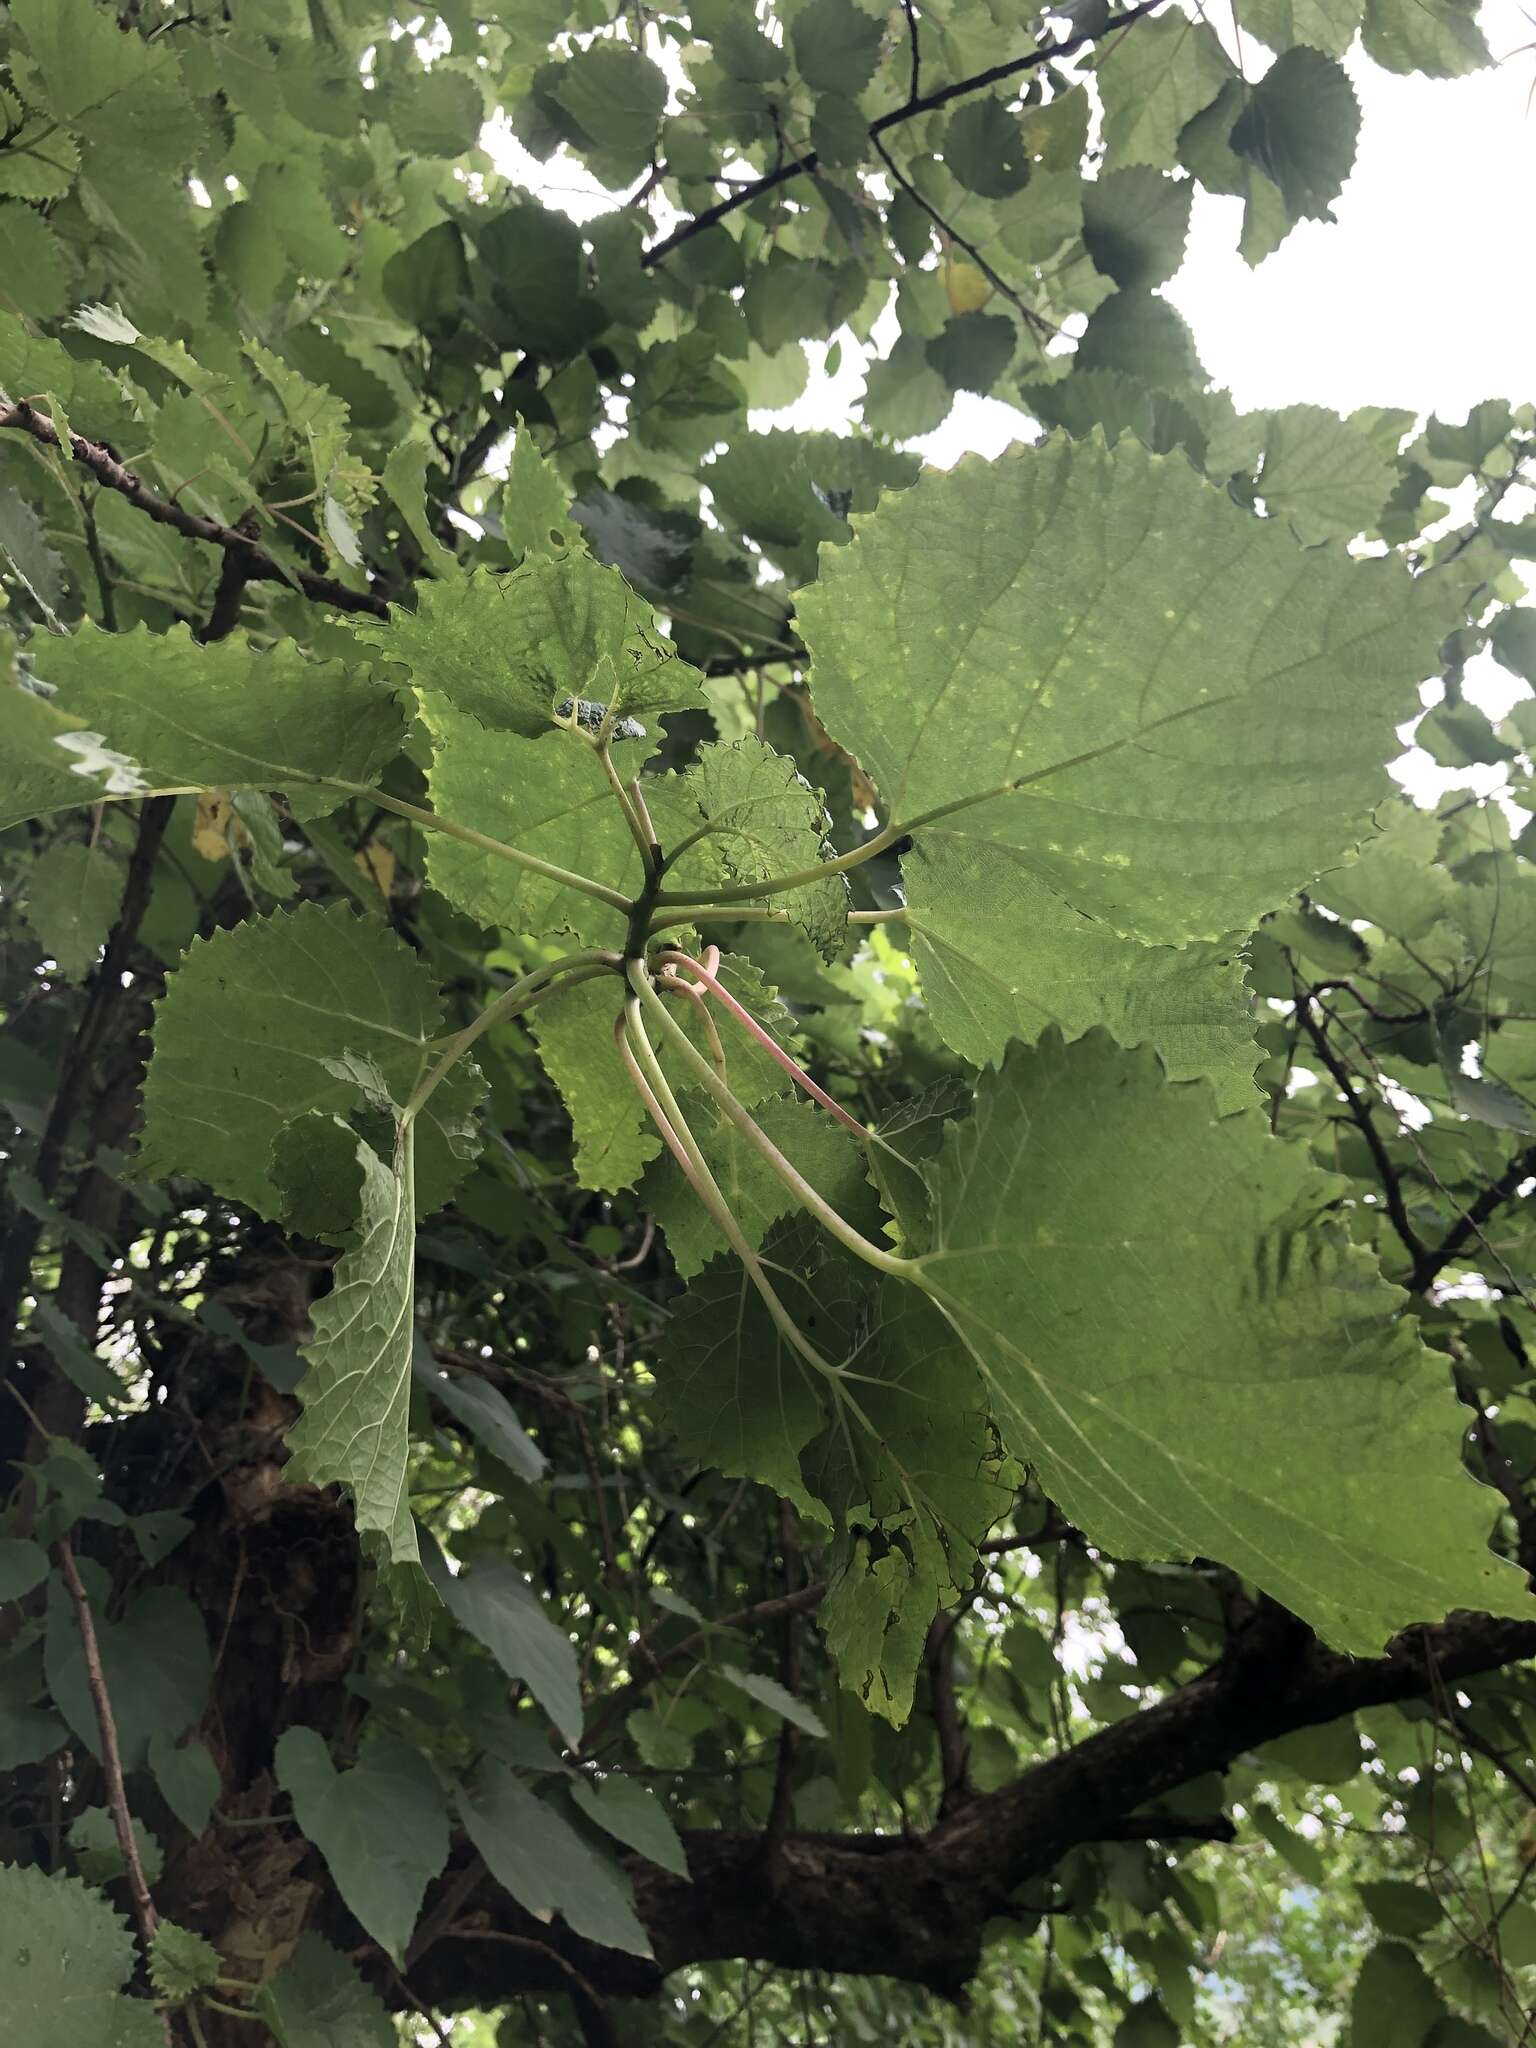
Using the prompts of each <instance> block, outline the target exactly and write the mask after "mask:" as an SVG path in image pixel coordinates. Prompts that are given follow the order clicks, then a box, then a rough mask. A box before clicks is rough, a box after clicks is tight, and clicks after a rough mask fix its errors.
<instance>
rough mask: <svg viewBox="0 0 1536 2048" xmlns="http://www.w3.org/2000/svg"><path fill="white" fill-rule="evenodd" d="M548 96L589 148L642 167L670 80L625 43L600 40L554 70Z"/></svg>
mask: <svg viewBox="0 0 1536 2048" xmlns="http://www.w3.org/2000/svg"><path fill="white" fill-rule="evenodd" d="M548 91H549V93H550V96H551V97H552V98H553V99H554V100H555V101H556V102H557V103H558V104H559V105H560V106H562V107H563V108H564V109H565V111H566V113H568V114H569V115H570V117H571V119H572V120H573V121H574V122H575V123H576V125H577V127H578V128H579V129H580V130H581V132H582V134H583V136H584V137H585V138H586V140H587V142H588V144H589V145H590V146H591V147H592V148H594V149H596V150H600V151H602V152H605V153H611V154H612V155H614V156H617V157H620V158H622V159H624V160H625V161H627V162H632V163H635V164H638V165H639V166H640V167H642V168H643V167H644V165H645V162H646V160H647V159H648V158H649V157H650V155H651V153H652V151H653V149H654V148H655V144H656V131H657V129H658V128H659V127H660V126H661V117H662V115H663V113H665V111H666V105H667V81H666V78H665V77H664V76H663V74H662V73H661V71H660V70H659V69H658V68H657V67H656V65H654V64H653V63H652V62H651V60H650V58H649V57H646V56H642V54H641V53H640V52H639V51H638V50H635V49H632V48H630V47H629V46H628V45H626V44H621V43H612V42H602V41H596V42H592V43H589V44H588V45H587V47H586V49H584V50H576V51H574V52H573V53H572V55H571V56H570V57H568V58H567V59H566V61H565V62H564V63H563V64H560V65H557V66H555V67H554V69H553V72H552V74H551V76H550V82H549V86H548Z"/></svg>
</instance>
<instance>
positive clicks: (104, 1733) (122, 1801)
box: [53, 1536, 160, 1955]
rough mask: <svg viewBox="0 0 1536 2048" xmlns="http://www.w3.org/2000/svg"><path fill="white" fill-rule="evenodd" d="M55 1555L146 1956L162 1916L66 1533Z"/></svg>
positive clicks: (93, 1627) (88, 1612)
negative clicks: (142, 1857) (137, 1836)
mask: <svg viewBox="0 0 1536 2048" xmlns="http://www.w3.org/2000/svg"><path fill="white" fill-rule="evenodd" d="M53 1554H54V1558H55V1560H56V1561H57V1563H58V1567H59V1572H60V1575H61V1576H62V1578H63V1580H64V1583H65V1585H66V1586H67V1587H68V1588H69V1597H70V1599H71V1600H73V1602H74V1603H75V1626H76V1627H77V1628H78V1629H79V1631H80V1648H81V1651H82V1653H83V1655H84V1658H85V1682H86V1684H87V1686H88V1687H89V1688H90V1694H91V1705H92V1706H93V1707H94V1708H95V1709H96V1725H97V1727H98V1728H99V1729H100V1731H101V1767H102V1769H103V1771H104V1772H105V1773H106V1778H107V1806H108V1809H109V1811H110V1812H111V1815H112V1826H113V1830H114V1831H115V1833H116V1835H117V1846H118V1848H119V1849H120V1850H121V1851H122V1856H123V1862H124V1864H125V1865H126V1866H127V1870H128V1894H129V1897H130V1898H131V1899H132V1901H133V1917H134V1919H135V1920H136V1921H137V1922H138V1924H139V1938H140V1940H141V1941H142V1942H143V1944H144V1953H145V1954H146V1955H148V1953H149V1951H150V1949H151V1947H152V1946H153V1945H154V1939H155V1934H156V1931H157V1930H158V1928H159V1926H160V1916H159V1914H158V1913H157V1912H156V1911H155V1902H154V1900H153V1899H152V1898H151V1897H150V1895H149V1885H148V1883H147V1882H146V1880H145V1877H144V1865H143V1864H142V1863H141V1862H140V1861H139V1845H138V1843H137V1842H136V1841H135V1840H134V1837H133V1822H132V1820H131V1819H130V1818H129V1814H128V1792H127V1788H126V1787H125V1786H124V1784H123V1757H122V1752H121V1750H120V1749H119V1748H118V1746H117V1722H116V1720H115V1719H114V1717H113V1713H112V1700H111V1696H110V1695H109V1694H108V1692H107V1679H106V1673H105V1672H104V1671H103V1670H102V1668H101V1648H100V1645H99V1644H98V1642H97V1640H96V1624H95V1622H94V1621H93V1620H92V1619H91V1603H90V1601H89V1600H88V1599H87V1597H86V1591H85V1587H84V1586H83V1585H82V1584H81V1582H80V1568H79V1566H78V1565H77V1564H76V1563H75V1553H74V1549H73V1547H72V1545H71V1544H70V1540H69V1538H68V1537H67V1536H61V1537H60V1538H59V1540H58V1542H57V1543H56V1544H55V1545H54V1546H53Z"/></svg>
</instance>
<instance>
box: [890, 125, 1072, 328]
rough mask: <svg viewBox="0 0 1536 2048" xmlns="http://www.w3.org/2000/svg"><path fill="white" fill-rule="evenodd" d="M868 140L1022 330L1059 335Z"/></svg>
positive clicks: (972, 243) (902, 187)
mask: <svg viewBox="0 0 1536 2048" xmlns="http://www.w3.org/2000/svg"><path fill="white" fill-rule="evenodd" d="M869 139H870V141H871V142H872V143H873V144H874V145H875V154H876V155H877V156H878V157H879V159H880V161H881V163H883V164H884V165H885V168H886V171H887V173H888V175H889V176H890V177H891V179H892V180H893V181H894V182H895V183H896V184H897V185H899V186H900V187H901V189H902V191H903V192H905V193H906V195H907V197H908V198H909V199H915V200H916V201H917V203H918V205H919V206H920V207H921V208H922V209H923V211H924V213H926V214H927V215H928V218H929V219H930V220H932V221H934V222H936V223H937V225H938V226H939V228H940V229H941V230H942V231H943V233H944V234H946V235H947V236H948V237H949V239H950V241H952V242H954V243H955V244H957V246H958V247H960V248H962V249H963V250H964V251H965V253H966V255H967V256H969V257H970V259H971V261H972V262H973V263H974V264H975V266H976V268H977V269H978V270H979V271H980V272H981V274H982V276H983V277H984V278H985V279H986V280H987V282H988V284H990V285H991V287H992V289H993V290H994V291H999V292H1001V293H1002V295H1003V297H1004V298H1005V299H1006V300H1007V301H1008V303H1009V305H1011V306H1012V307H1014V308H1015V310H1016V311H1017V313H1018V315H1019V318H1020V319H1021V320H1022V321H1023V322H1024V324H1025V326H1026V327H1028V328H1029V329H1030V331H1031V332H1032V333H1034V334H1037V335H1039V336H1040V337H1041V338H1042V339H1043V340H1050V339H1052V338H1053V337H1054V336H1055V335H1056V334H1058V333H1059V332H1060V329H1059V328H1057V327H1056V326H1055V325H1054V323H1053V322H1051V321H1049V320H1047V319H1046V317H1045V315H1044V314H1043V313H1037V312H1036V311H1035V309H1034V307H1033V306H1031V305H1029V304H1028V303H1027V302H1026V301H1025V300H1023V299H1021V298H1020V297H1019V294H1018V293H1017V292H1016V291H1015V290H1014V288H1013V286H1012V285H1011V284H1009V282H1008V280H1007V279H1006V278H1005V277H1004V276H1003V275H1002V273H1001V271H998V270H994V269H993V267H992V265H991V264H990V263H989V262H988V261H987V259H986V257H985V256H983V255H982V253H981V251H980V249H978V248H977V246H976V244H975V243H974V242H972V241H969V240H968V239H967V238H966V237H965V236H964V235H962V234H961V232H960V230H959V229H958V228H957V227H956V226H955V225H954V224H953V222H951V221H949V220H947V219H946V218H945V216H944V215H943V214H942V213H940V211H939V209H938V208H937V207H936V206H935V205H934V203H933V201H932V200H931V199H929V198H928V197H927V196H926V194H924V193H923V192H921V191H920V190H919V189H918V187H917V186H916V185H914V184H913V182H912V180H911V179H910V178H909V177H908V176H907V175H906V173H905V172H904V171H899V170H898V169H897V168H896V159H895V158H894V157H893V156H892V155H891V153H890V151H889V150H888V149H887V148H886V146H885V144H884V143H883V142H882V141H881V140H880V138H879V136H878V135H876V134H874V133H873V132H871V134H870V138H869Z"/></svg>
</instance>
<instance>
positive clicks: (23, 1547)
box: [0, 1536, 48, 1606]
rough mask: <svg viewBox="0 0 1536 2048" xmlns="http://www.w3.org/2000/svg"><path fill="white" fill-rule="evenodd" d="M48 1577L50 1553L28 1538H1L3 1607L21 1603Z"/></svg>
mask: <svg viewBox="0 0 1536 2048" xmlns="http://www.w3.org/2000/svg"><path fill="white" fill-rule="evenodd" d="M47 1576H48V1553H47V1551H45V1550H44V1549H43V1547H42V1545H41V1544H38V1543H34V1542H32V1540H31V1539H30V1538H29V1537H26V1536H0V1606H4V1605H5V1604H6V1602H7V1601H11V1600H21V1599H24V1598H25V1596H26V1595H27V1594H28V1593H30V1592H31V1591H32V1588H33V1587H34V1586H40V1585H41V1584H42V1583H43V1581H44V1579H46V1578H47Z"/></svg>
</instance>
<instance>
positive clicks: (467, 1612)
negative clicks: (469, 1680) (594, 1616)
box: [422, 1533, 582, 1749]
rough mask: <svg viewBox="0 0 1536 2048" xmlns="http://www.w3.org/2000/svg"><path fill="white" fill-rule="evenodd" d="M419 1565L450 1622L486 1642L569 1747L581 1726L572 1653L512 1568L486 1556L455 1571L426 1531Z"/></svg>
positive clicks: (578, 1683) (578, 1677)
mask: <svg viewBox="0 0 1536 2048" xmlns="http://www.w3.org/2000/svg"><path fill="white" fill-rule="evenodd" d="M422 1562H423V1564H424V1566H425V1567H426V1573H427V1577H428V1579H430V1581H431V1582H432V1585H433V1586H434V1587H435V1588H436V1590H437V1592H438V1594H439V1595H440V1597H441V1599H442V1601H443V1604H444V1605H445V1606H446V1607H447V1608H448V1610H449V1612H450V1613H451V1614H452V1615H453V1617H454V1619H455V1620H456V1621H457V1622H458V1623H459V1624H460V1626H461V1627H463V1628H467V1629H468V1630H469V1632H470V1634H471V1635H472V1636H474V1637H475V1638H476V1639H477V1641H479V1642H482V1643H484V1644H485V1646H486V1648H487V1649H488V1650H489V1651H490V1653H491V1655H492V1656H493V1657H494V1658H495V1659H496V1661H497V1663H498V1664H499V1665H500V1666H501V1668H502V1670H503V1671H504V1672H505V1673H506V1674H507V1676H508V1678H510V1679H512V1680H514V1681H515V1682H517V1683H519V1684H522V1685H526V1686H527V1687H528V1690H529V1691H530V1692H531V1693H532V1694H533V1696H534V1698H535V1699H536V1700H537V1701H538V1703H539V1705H540V1706H541V1707H542V1708H543V1709H544V1711H545V1713H546V1714H548V1716H549V1718H550V1719H551V1720H552V1721H553V1722H554V1724H555V1726H556V1727H557V1728H558V1729H559V1730H560V1733H561V1734H562V1735H563V1736H564V1737H565V1740H566V1742H567V1743H568V1744H569V1745H570V1747H571V1748H573V1749H574V1748H575V1747H576V1746H577V1744H578V1743H579V1742H580V1741H581V1723H582V1714H581V1671H580V1667H579V1666H578V1664H577V1661H576V1651H575V1648H574V1646H573V1645H572V1643H571V1639H570V1637H569V1636H568V1635H567V1634H566V1633H565V1631H564V1629H562V1628H560V1627H558V1626H557V1625H556V1624H555V1623H554V1622H553V1621H551V1619H550V1617H549V1615H548V1614H547V1613H546V1611H545V1609H544V1605H543V1602H542V1601H541V1600H540V1599H539V1597H538V1595H537V1594H536V1593H535V1592H534V1590H533V1588H532V1587H531V1586H530V1585H529V1584H528V1581H527V1580H526V1579H525V1578H524V1577H523V1575H522V1573H521V1572H520V1571H519V1570H518V1569H517V1567H516V1565H513V1564H507V1563H505V1562H503V1561H502V1560H500V1559H497V1558H485V1559H483V1560H482V1561H481V1562H480V1563H479V1564H476V1565H475V1566H473V1567H472V1568H471V1569H470V1570H468V1571H464V1572H457V1573H456V1572H454V1571H453V1570H452V1568H451V1567H450V1565H449V1563H448V1560H447V1559H446V1558H445V1557H444V1555H443V1553H442V1551H441V1550H440V1549H439V1548H438V1546H437V1544H436V1542H435V1541H434V1540H433V1538H432V1537H431V1535H430V1533H425V1535H424V1541H423V1544H422Z"/></svg>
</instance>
